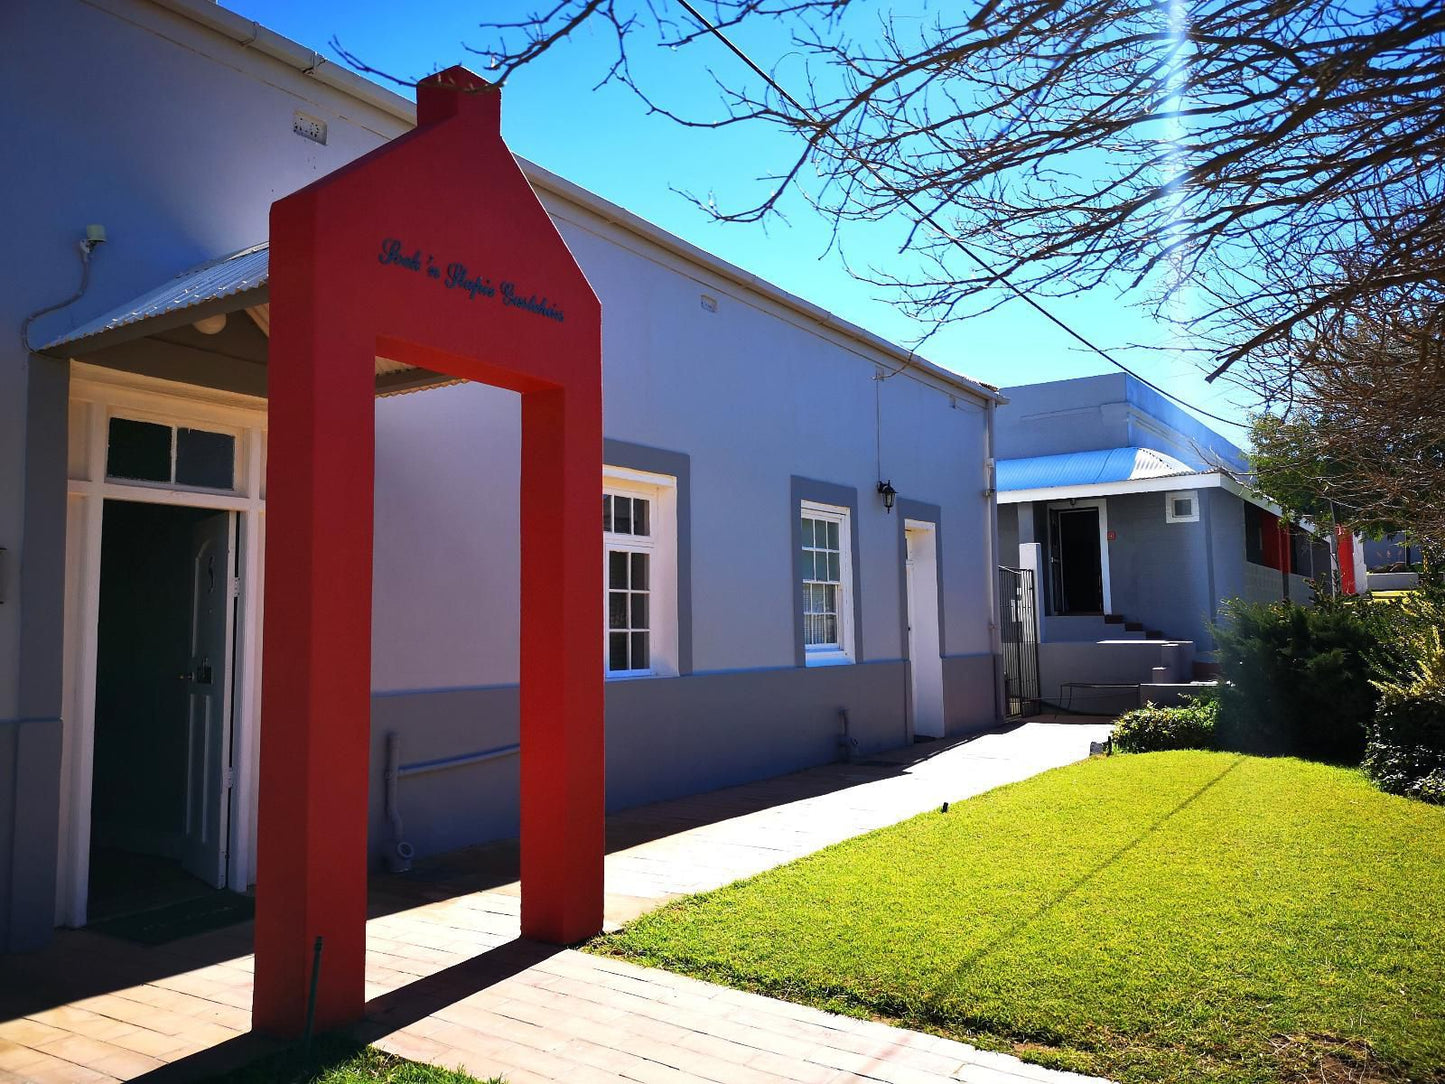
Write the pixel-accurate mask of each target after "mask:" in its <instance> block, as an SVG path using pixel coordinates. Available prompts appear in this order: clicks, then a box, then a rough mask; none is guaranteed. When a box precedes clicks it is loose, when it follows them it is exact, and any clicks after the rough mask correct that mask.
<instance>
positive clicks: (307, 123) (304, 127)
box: [291, 109, 326, 147]
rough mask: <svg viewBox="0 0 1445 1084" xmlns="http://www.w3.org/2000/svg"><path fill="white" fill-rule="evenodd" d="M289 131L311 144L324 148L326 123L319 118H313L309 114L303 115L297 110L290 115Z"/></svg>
mask: <svg viewBox="0 0 1445 1084" xmlns="http://www.w3.org/2000/svg"><path fill="white" fill-rule="evenodd" d="M291 130H292V131H293V132H295V133H296V134H297V135H299V136H302V137H303V138H305V139H309V140H311V142H313V143H320V144H321V145H322V146H323V147H324V146H326V122H325V121H324V120H322V119H321V118H320V117H313V116H312V115H311V114H310V113H303V112H301V110H299V109H298V110H296V112H295V113H293V114H292V115H291Z"/></svg>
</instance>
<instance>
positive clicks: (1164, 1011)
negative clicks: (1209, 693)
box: [593, 752, 1445, 1084]
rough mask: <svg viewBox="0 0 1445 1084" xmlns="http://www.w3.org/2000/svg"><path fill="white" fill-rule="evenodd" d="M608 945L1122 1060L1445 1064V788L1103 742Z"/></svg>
mask: <svg viewBox="0 0 1445 1084" xmlns="http://www.w3.org/2000/svg"><path fill="white" fill-rule="evenodd" d="M593 949H594V950H595V951H600V952H606V953H611V954H614V955H618V956H623V957H626V958H628V959H633V960H637V961H639V962H642V963H647V964H653V965H656V966H660V967H666V968H669V969H671V970H674V971H682V972H686V973H688V974H692V975H697V976H700V977H702V978H706V979H710V980H713V981H718V982H724V983H730V984H732V985H736V986H741V987H745V988H747V989H752V990H758V991H761V992H764V993H767V994H771V995H774V996H777V997H784V998H789V999H791V1000H794V1001H802V1002H807V1003H810V1004H815V1005H821V1006H823V1007H825V1008H830V1009H834V1010H838V1011H843V1012H851V1013H854V1014H859V1015H871V1016H877V1017H882V1018H886V1019H890V1020H895V1021H898V1022H901V1023H904V1024H907V1025H910V1026H913V1027H923V1028H927V1029H930V1030H935V1031H939V1032H942V1033H944V1034H948V1035H951V1036H954V1037H956V1038H960V1039H964V1040H966V1041H968V1042H972V1043H975V1044H976V1045H979V1046H984V1047H989V1048H992V1049H998V1050H1006V1051H1012V1052H1015V1053H1018V1054H1020V1055H1021V1056H1023V1057H1025V1058H1027V1059H1029V1060H1031V1061H1036V1062H1041V1063H1043V1064H1046V1065H1053V1066H1057V1067H1061V1068H1070V1069H1075V1070H1078V1071H1081V1072H1090V1073H1098V1074H1101V1075H1106V1076H1110V1077H1113V1078H1115V1079H1118V1080H1121V1081H1128V1082H1134V1081H1169V1082H1171V1084H1172V1082H1179V1081H1230V1082H1246V1081H1248V1082H1262V1081H1270V1082H1277V1081H1291V1082H1293V1081H1317V1080H1324V1081H1336V1080H1338V1081H1345V1080H1349V1081H1396V1080H1412V1081H1421V1082H1432V1084H1433V1082H1445V809H1440V808H1436V807H1431V806H1426V805H1423V804H1420V803H1415V802H1410V801H1407V800H1405V799H1401V798H1395V797H1391V796H1389V795H1385V794H1381V793H1379V792H1378V791H1376V790H1375V789H1374V788H1373V787H1371V786H1370V785H1369V784H1368V783H1367V782H1366V781H1365V780H1364V779H1363V778H1362V777H1361V776H1360V775H1359V774H1358V773H1356V772H1353V771H1347V770H1343V769H1339V768H1331V767H1326V766H1322V765H1319V764H1310V763H1305V762H1302V761H1297V760H1287V759H1277V760H1266V759H1259V758H1252V757H1241V756H1235V755H1230V754H1221V753H1202V752H1183V753H1152V754H1147V755H1138V756H1116V757H1112V758H1108V759H1104V758H1095V759H1094V760H1091V761H1087V762H1085V763H1081V764H1076V765H1073V766H1072V767H1068V768H1063V769H1060V770H1058V771H1053V772H1049V773H1047V774H1045V775H1042V776H1038V777H1036V778H1034V779H1030V780H1027V781H1025V782H1023V783H1018V784H1015V785H1012V786H1008V787H1004V788H1001V789H999V790H995V791H992V792H991V793H988V794H985V795H982V796H981V797H978V798H972V799H969V800H968V801H964V802H960V803H957V804H955V805H953V806H951V807H950V809H949V811H948V812H947V813H942V812H932V813H927V814H924V815H923V816H920V817H916V818H914V819H913V820H911V821H907V822H905V823H903V824H900V825H896V826H894V827H892V828H886V829H883V830H881V831H878V832H874V833H872V834H870V835H867V836H863V837H861V838H859V839H855V840H850V841H848V842H847V843H843V844H840V845H838V846H836V847H831V848H829V849H828V850H825V851H822V852H820V853H819V854H816V855H813V856H811V857H809V858H806V859H803V860H802V861H799V862H795V863H793V864H791V865H789V866H785V867H782V868H780V869H777V870H773V871H771V872H769V873H765V874H762V875H761V876H758V877H755V878H752V879H751V880H747V881H741V882H738V883H737V884H735V885H731V886H729V887H727V888H723V889H720V890H718V891H715V892H710V893H706V894H703V895H700V896H695V897H690V898H688V899H686V900H680V901H678V902H677V903H675V904H673V905H671V906H669V907H666V908H664V909H662V910H660V911H656V912H653V913H652V914H650V915H647V916H645V917H643V918H642V919H640V920H638V921H637V922H636V923H634V924H633V925H631V926H629V927H627V928H626V929H624V930H622V931H621V932H619V933H616V934H613V935H610V936H608V937H604V938H601V939H599V940H598V941H597V942H595V943H594V945H593Z"/></svg>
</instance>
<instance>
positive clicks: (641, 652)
mask: <svg viewBox="0 0 1445 1084" xmlns="http://www.w3.org/2000/svg"><path fill="white" fill-rule="evenodd" d="M651 665H652V663H650V662H649V661H648V658H647V633H645V632H634V633H633V634H632V669H634V670H646V669H647V668H648V667H649V666H651Z"/></svg>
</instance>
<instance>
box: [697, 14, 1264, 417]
mask: <svg viewBox="0 0 1445 1084" xmlns="http://www.w3.org/2000/svg"><path fill="white" fill-rule="evenodd" d="M677 3H678V4H679V5H680V6H681V7H682V8H683V9H684V10H686V11H687V13H688V14H689V15H691V16H692V17H693V18H694V19H696V20H697V21H698V23H699V24H700V25H701V26H702V28H703V29H704V30H706V31H707V32H708V33H709V34H711V35H712V36H713V37H715V38H717V40H718V41H720V42H722V44H723V45H724V46H725V47H726V48H727V50H728V51H729V52H730V53H732V54H733V56H735V57H737V58H738V59H739V60H741V61H742V62H743V63H744V64H746V65H747V66H748V68H750V69H751V70H752V71H753V73H754V74H756V75H757V76H758V78H760V79H762V80H763V81H764V82H765V83H767V84H768V86H770V87H772V88H773V90H775V91H777V93H778V94H779V95H780V96H781V97H782V98H783V99H784V100H785V101H786V102H788V104H789V105H791V106H792V107H793V108H794V109H796V110H797V111H798V112H799V113H800V114H802V115H803V116H804V117H806V118H807V119H808V120H810V121H812V122H813V124H814V125H816V126H817V128H818V130H819V131H821V132H822V133H823V134H824V135H826V136H827V137H828V138H829V139H831V140H832V141H833V142H834V143H836V144H837V145H838V146H839V147H840V148H841V149H842V151H843V154H844V155H845V156H846V157H848V158H851V159H852V160H853V161H855V162H856V163H858V165H860V166H862V167H863V169H865V170H867V171H868V173H870V174H871V175H872V176H873V178H874V180H876V181H877V182H878V183H879V184H881V185H882V186H883V187H884V188H885V189H886V190H887V191H888V192H889V193H890V194H891V195H892V196H893V197H894V198H895V199H897V200H899V201H901V202H902V203H903V204H905V205H906V206H907V207H908V208H909V209H910V210H911V211H913V213H914V214H916V215H917V216H918V219H919V221H921V222H926V223H928V224H929V225H930V226H932V227H933V228H934V229H935V230H937V231H938V234H939V236H941V237H943V238H944V239H945V240H946V241H948V242H949V243H950V244H952V245H953V246H954V247H956V248H957V249H958V250H959V251H960V252H962V253H963V254H964V255H965V256H967V257H968V258H969V259H970V260H971V261H973V263H975V264H977V265H978V267H979V268H980V269H982V270H983V271H984V272H985V273H986V274H987V275H988V276H989V277H990V278H991V279H993V280H994V281H996V282H999V283H1002V284H1003V285H1004V286H1005V287H1006V288H1007V289H1008V290H1009V291H1010V292H1011V293H1013V295H1014V296H1015V297H1017V298H1019V299H1020V300H1021V301H1023V302H1024V303H1025V304H1027V305H1028V306H1029V307H1030V308H1032V309H1034V310H1035V311H1036V312H1038V313H1039V315H1041V316H1043V317H1044V319H1046V320H1048V321H1049V322H1050V323H1051V324H1053V325H1054V326H1055V327H1057V328H1059V329H1060V330H1061V331H1063V332H1064V333H1065V334H1066V335H1068V336H1070V337H1071V338H1073V339H1075V340H1076V341H1078V342H1079V343H1082V344H1083V345H1084V346H1085V347H1086V348H1087V349H1089V350H1091V351H1093V352H1094V353H1095V354H1098V355H1099V357H1101V358H1103V359H1104V360H1105V361H1107V362H1108V363H1109V364H1110V365H1113V366H1114V367H1115V368H1117V369H1120V370H1122V371H1123V372H1125V373H1128V374H1129V375H1130V376H1132V377H1133V378H1134V379H1135V380H1137V381H1139V383H1141V384H1143V385H1144V386H1145V387H1147V388H1150V389H1152V390H1154V391H1156V392H1158V393H1159V394H1160V395H1162V396H1164V397H1165V398H1166V399H1170V400H1172V401H1173V402H1175V403H1178V404H1179V405H1180V406H1182V407H1187V408H1188V409H1189V410H1192V411H1194V412H1195V413H1196V414H1200V415H1202V416H1203V417H1206V418H1209V419H1211V420H1213V421H1216V422H1222V423H1223V424H1225V425H1233V426H1236V427H1238V428H1240V429H1248V428H1249V427H1248V426H1247V425H1245V424H1244V423H1243V422H1237V421H1235V420H1234V419H1233V418H1226V417H1223V416H1222V415H1219V414H1213V413H1211V412H1210V411H1207V410H1205V409H1204V408H1202V407H1197V406H1195V405H1194V404H1193V403H1190V402H1188V401H1187V400H1185V399H1181V398H1180V397H1179V396H1177V395H1175V394H1174V393H1173V392H1169V391H1165V390H1164V389H1163V388H1161V387H1160V386H1159V385H1158V384H1155V383H1154V382H1153V381H1152V380H1150V379H1148V378H1147V377H1145V376H1142V375H1141V374H1139V373H1138V372H1135V371H1134V370H1133V369H1132V368H1130V367H1129V366H1128V365H1125V364H1124V363H1123V362H1122V361H1120V360H1119V359H1118V358H1116V357H1114V355H1113V354H1111V353H1109V351H1107V350H1105V349H1104V348H1103V347H1102V346H1099V345H1098V344H1097V343H1095V342H1093V341H1092V340H1091V339H1089V338H1088V337H1086V336H1085V335H1084V334H1083V333H1082V332H1079V331H1076V330H1075V329H1074V328H1073V327H1071V326H1069V324H1067V323H1065V322H1064V320H1063V319H1061V318H1060V317H1058V316H1055V315H1054V314H1053V313H1052V312H1050V311H1049V310H1048V309H1047V308H1045V307H1044V306H1043V305H1042V304H1040V303H1039V302H1038V301H1037V300H1035V299H1034V298H1033V297H1031V296H1029V294H1028V293H1026V292H1025V291H1024V290H1022V289H1021V288H1020V287H1018V286H1017V285H1016V284H1014V283H1012V282H1010V281H1009V280H1008V278H1006V277H1005V276H1002V275H1000V274H999V273H998V272H997V271H995V270H994V269H993V268H992V267H991V266H990V265H989V264H988V263H987V262H986V261H985V260H984V259H983V258H982V257H981V256H979V255H978V254H977V253H976V252H974V251H973V249H972V248H970V247H969V246H968V245H967V244H965V243H964V242H963V241H962V240H961V239H960V238H958V237H957V236H955V235H954V234H953V233H951V232H950V231H948V230H947V229H945V228H944V227H943V226H942V225H940V224H939V222H938V220H937V219H936V218H934V216H933V212H931V211H928V210H925V209H924V208H922V207H920V206H919V205H918V204H917V202H915V201H914V199H913V197H912V196H910V195H909V194H908V193H907V192H903V191H901V190H900V189H899V188H897V187H896V186H895V185H894V184H893V183H892V182H891V181H889V180H888V178H887V177H885V176H884V175H883V173H882V171H881V170H879V169H878V167H877V166H875V165H874V164H873V163H872V162H869V161H867V160H866V159H864V158H861V157H859V156H858V155H856V154H854V153H853V149H852V148H851V147H849V146H848V144H847V142H846V141H845V140H844V139H843V137H842V136H840V135H838V133H837V132H835V131H834V130H833V128H832V127H831V126H829V125H827V124H825V123H824V122H823V121H822V120H821V119H820V118H819V117H817V116H815V115H814V114H813V112H812V111H811V110H810V109H808V107H807V106H805V105H803V103H802V102H800V101H798V99H797V98H794V97H793V96H792V95H791V94H789V93H788V92H787V91H786V90H785V89H783V87H782V86H781V85H780V84H779V83H778V81H777V80H776V79H774V78H773V77H772V76H771V75H769V74H768V73H767V72H766V71H764V70H763V69H762V68H761V67H760V66H759V65H758V64H757V62H756V61H754V60H753V58H752V57H750V56H748V54H747V53H745V52H743V50H742V49H741V48H739V47H738V46H737V45H736V44H734V43H733V41H732V39H730V38H729V37H728V36H727V35H726V34H724V33H723V32H722V31H721V30H720V29H718V28H717V27H716V26H714V25H713V23H712V22H711V21H710V20H709V19H708V18H707V17H706V16H705V15H703V14H702V12H700V11H698V10H697V8H695V7H693V5H692V4H691V2H690V0H677Z"/></svg>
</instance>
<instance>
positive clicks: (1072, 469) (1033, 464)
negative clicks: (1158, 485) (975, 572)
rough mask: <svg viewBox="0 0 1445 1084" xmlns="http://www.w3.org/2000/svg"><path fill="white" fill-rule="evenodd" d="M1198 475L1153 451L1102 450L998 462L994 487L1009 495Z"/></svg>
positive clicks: (1191, 469) (1132, 449)
mask: <svg viewBox="0 0 1445 1084" xmlns="http://www.w3.org/2000/svg"><path fill="white" fill-rule="evenodd" d="M1199 473H1202V472H1200V471H1196V470H1194V469H1193V468H1192V467H1190V466H1189V465H1188V464H1186V463H1183V462H1181V461H1180V460H1178V459H1175V458H1174V457H1173V456H1172V455H1165V454H1164V453H1163V452H1156V451H1155V450H1154V449H1152V448H1102V449H1097V450H1094V451H1088V452H1065V453H1064V454H1062V455H1036V456H1030V457H1029V458H1027V459H1000V460H999V462H998V473H997V477H998V483H997V484H998V488H999V490H1000V491H1001V492H1012V491H1014V490H1021V489H1051V488H1054V487H1056V486H1087V485H1099V484H1103V483H1108V482H1130V481H1133V480H1135V479H1138V478H1168V477H1173V476H1176V475H1187V474H1199Z"/></svg>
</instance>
